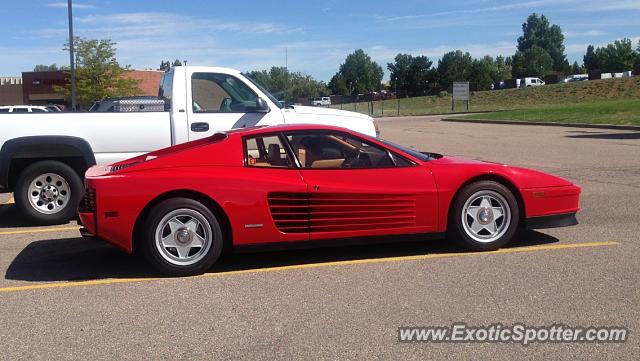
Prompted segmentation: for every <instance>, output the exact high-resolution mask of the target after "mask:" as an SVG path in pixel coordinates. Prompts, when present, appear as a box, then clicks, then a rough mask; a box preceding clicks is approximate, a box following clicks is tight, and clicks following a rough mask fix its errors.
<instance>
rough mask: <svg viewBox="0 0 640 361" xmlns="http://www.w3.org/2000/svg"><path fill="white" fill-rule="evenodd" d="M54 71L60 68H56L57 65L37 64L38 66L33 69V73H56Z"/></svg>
mask: <svg viewBox="0 0 640 361" xmlns="http://www.w3.org/2000/svg"><path fill="white" fill-rule="evenodd" d="M56 70H60V68H59V67H58V65H57V64H51V65H45V64H38V65H36V66H34V67H33V71H36V72H40V71H56Z"/></svg>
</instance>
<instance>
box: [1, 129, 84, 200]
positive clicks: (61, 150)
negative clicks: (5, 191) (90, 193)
mask: <svg viewBox="0 0 640 361" xmlns="http://www.w3.org/2000/svg"><path fill="white" fill-rule="evenodd" d="M69 157H75V158H78V157H80V158H82V159H83V160H84V162H85V164H86V165H87V167H91V166H93V165H95V164H96V158H95V155H94V154H93V149H91V145H89V143H88V142H87V141H86V140H84V139H82V138H79V137H72V136H66V135H37V136H28V137H19V138H14V139H11V140H8V141H6V142H5V143H4V144H3V145H2V148H0V188H1V187H4V188H8V187H9V170H10V169H9V168H10V166H11V161H12V160H14V159H38V158H46V159H52V158H53V159H55V158H69Z"/></svg>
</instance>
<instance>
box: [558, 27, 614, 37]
mask: <svg viewBox="0 0 640 361" xmlns="http://www.w3.org/2000/svg"><path fill="white" fill-rule="evenodd" d="M563 34H564V36H565V37H567V38H583V37H594V36H603V35H607V33H606V32H604V31H602V30H597V29H590V30H584V31H572V30H566V31H564V32H563Z"/></svg>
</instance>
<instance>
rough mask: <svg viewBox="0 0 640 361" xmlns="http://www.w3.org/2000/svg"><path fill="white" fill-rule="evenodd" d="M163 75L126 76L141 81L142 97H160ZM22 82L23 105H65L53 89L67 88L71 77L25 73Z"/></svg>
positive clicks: (129, 73) (146, 72) (142, 72)
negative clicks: (58, 87)
mask: <svg viewBox="0 0 640 361" xmlns="http://www.w3.org/2000/svg"><path fill="white" fill-rule="evenodd" d="M163 74H164V72H163V71H156V70H128V71H127V72H126V73H125V76H126V77H127V78H130V79H136V80H138V81H139V83H138V87H139V88H140V90H142V95H158V88H159V86H160V79H161V78H162V75H163ZM22 82H23V84H22V86H21V87H22V96H21V103H22V104H30V105H47V104H65V101H64V99H62V97H61V96H60V95H59V94H56V92H55V91H53V87H54V85H58V86H65V85H67V84H69V76H68V74H67V73H66V72H64V71H38V72H33V71H30V72H23V73H22ZM67 105H69V104H67Z"/></svg>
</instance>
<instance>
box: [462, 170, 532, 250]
mask: <svg viewBox="0 0 640 361" xmlns="http://www.w3.org/2000/svg"><path fill="white" fill-rule="evenodd" d="M452 207H453V208H452V214H451V219H450V222H451V223H450V225H449V233H450V235H451V236H452V238H453V239H454V240H455V241H456V242H457V243H458V244H460V245H461V246H463V247H464V248H466V249H468V250H470V251H490V250H495V249H498V248H500V247H502V246H503V245H505V244H506V243H507V242H509V241H510V240H511V238H513V236H514V234H515V232H516V230H517V228H518V220H519V217H520V215H519V208H518V201H517V200H516V197H515V196H514V195H513V193H511V191H510V190H509V189H508V188H507V187H505V186H504V185H502V184H500V183H497V182H493V181H479V182H475V183H471V184H469V185H468V186H466V187H465V188H464V189H462V191H461V192H460V194H459V195H458V196H457V197H456V199H455V201H454V202H453V205H452Z"/></svg>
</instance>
